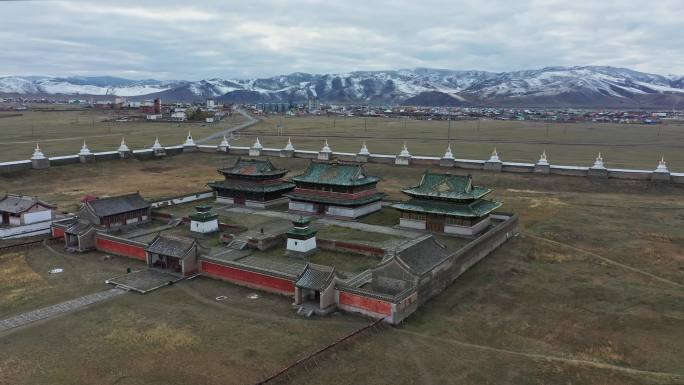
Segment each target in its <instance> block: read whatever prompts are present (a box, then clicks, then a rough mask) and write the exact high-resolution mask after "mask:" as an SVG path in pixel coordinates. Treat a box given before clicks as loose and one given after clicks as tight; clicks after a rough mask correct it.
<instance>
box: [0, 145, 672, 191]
mask: <svg viewBox="0 0 684 385" xmlns="http://www.w3.org/2000/svg"><path fill="white" fill-rule="evenodd" d="M197 149H198V151H197V152H202V153H216V152H218V153H224V154H228V155H238V156H248V155H249V152H250V148H249V147H237V146H236V147H230V148H228V150H227V151H226V152H220V151H217V147H216V146H209V145H200V146H197ZM281 151H282V150H281V149H276V148H263V149H262V150H261V151H260V154H261V155H260V156H272V157H280V156H281ZM165 153H166V156H173V155H178V154H182V153H183V146H170V147H165ZM186 153H187V152H186ZM132 156H133V157H134V158H136V159H138V160H149V159H156V158H157V157H156V156H155V154H154V151H153V150H152V149H150V148H147V149H142V150H134V151H132ZM292 156H293V157H295V158H301V159H316V158H318V152H317V151H307V150H295V151H294V152H293V153H292ZM366 158H367V161H368V162H370V163H379V164H391V165H394V164H395V161H396V158H397V156H396V155H384V154H370V155H369V156H367V157H366ZM93 159H94V160H96V161H105V160H116V159H120V156H119V154H118V152H117V151H109V152H100V153H94V154H93ZM331 159H339V160H344V161H355V160H356V154H353V153H346V152H333V153H332V154H331ZM47 162H48V165H49V166H63V165H68V164H75V163H79V162H80V159H79V156H78V155H66V156H57V157H51V158H49V160H48V161H47ZM440 162H441V159H440V158H438V157H433V156H413V157H411V158H410V161H409V164H410V165H414V166H436V165H439V164H440ZM485 163H486V162H485V161H484V160H476V159H454V161H453V165H450V164H445V165H444V166H445V168H448V167H454V168H460V169H466V170H467V169H472V170H482V169H484V168H485ZM500 165H501V172H515V173H535V174H541V175H545V174H554V175H564V176H580V177H586V176H588V175H589V174H590V173H589V167H583V166H561V165H550V166H546V167H547V168H546V170H542V171H537V172H535V165H534V164H532V163H515V162H502V163H500ZM447 166H448V167H447ZM400 167H401V166H400ZM490 168H491V167H490ZM29 169H32V163H31V160H20V161H14V162H4V163H0V174H2V173H12V172H18V171H25V170H29ZM607 174H608V178H614V179H627V180H651V179H652V178H653V176H654V173H653V171H650V170H624V169H607ZM666 175H667V174H666ZM667 180H669V181H670V183H681V184H684V174H681V173H671V174H670V178H665V182H667Z"/></svg>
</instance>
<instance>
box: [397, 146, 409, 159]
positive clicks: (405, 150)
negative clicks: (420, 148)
mask: <svg viewBox="0 0 684 385" xmlns="http://www.w3.org/2000/svg"><path fill="white" fill-rule="evenodd" d="M399 156H400V157H402V158H410V157H411V154H410V153H409V150H408V148H406V142H404V147H402V149H401V152H399Z"/></svg>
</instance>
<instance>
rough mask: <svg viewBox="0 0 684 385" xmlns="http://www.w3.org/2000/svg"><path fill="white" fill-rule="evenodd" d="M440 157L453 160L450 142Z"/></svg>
mask: <svg viewBox="0 0 684 385" xmlns="http://www.w3.org/2000/svg"><path fill="white" fill-rule="evenodd" d="M442 159H447V160H453V159H454V154H453V153H452V152H451V143H449V145H448V146H447V149H446V152H445V153H444V155H443V156H442Z"/></svg>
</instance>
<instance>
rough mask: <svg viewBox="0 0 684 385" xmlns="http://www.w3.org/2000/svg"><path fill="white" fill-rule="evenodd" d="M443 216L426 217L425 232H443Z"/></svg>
mask: <svg viewBox="0 0 684 385" xmlns="http://www.w3.org/2000/svg"><path fill="white" fill-rule="evenodd" d="M444 222H445V217H444V215H428V216H427V218H426V220H425V229H426V230H427V231H434V232H439V233H443V232H444Z"/></svg>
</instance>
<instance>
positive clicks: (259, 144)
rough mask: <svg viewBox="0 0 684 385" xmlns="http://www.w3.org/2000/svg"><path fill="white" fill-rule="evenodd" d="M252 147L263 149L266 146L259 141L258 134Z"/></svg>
mask: <svg viewBox="0 0 684 385" xmlns="http://www.w3.org/2000/svg"><path fill="white" fill-rule="evenodd" d="M252 148H255V149H259V150H261V149H262V148H264V146H262V145H261V142H259V137H258V136H257V138H256V140H255V141H254V144H253V145H252Z"/></svg>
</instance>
